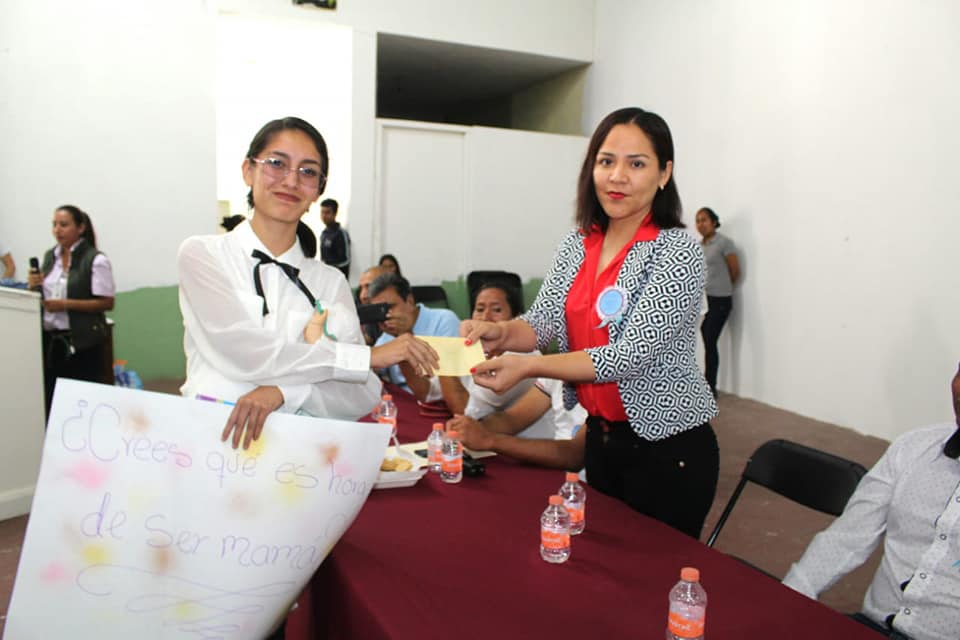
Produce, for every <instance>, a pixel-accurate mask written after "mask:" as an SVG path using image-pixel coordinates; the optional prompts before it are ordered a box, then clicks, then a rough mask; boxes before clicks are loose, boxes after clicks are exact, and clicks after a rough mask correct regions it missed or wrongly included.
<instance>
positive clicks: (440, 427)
mask: <svg viewBox="0 0 960 640" xmlns="http://www.w3.org/2000/svg"><path fill="white" fill-rule="evenodd" d="M433 430H434V431H443V423H442V422H434V423H433Z"/></svg>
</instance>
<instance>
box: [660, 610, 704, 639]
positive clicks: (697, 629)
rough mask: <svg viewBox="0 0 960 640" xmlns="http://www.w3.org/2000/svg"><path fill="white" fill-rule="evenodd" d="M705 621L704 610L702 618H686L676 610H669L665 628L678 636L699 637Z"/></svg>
mask: <svg viewBox="0 0 960 640" xmlns="http://www.w3.org/2000/svg"><path fill="white" fill-rule="evenodd" d="M706 621H707V615H706V612H704V615H703V617H702V618H697V619H692V618H686V617H684V616H682V615H681V614H679V613H677V612H676V611H670V617H669V622H668V625H667V628H668V629H669V630H670V633H672V634H673V635H675V636H677V637H678V638H699V637H700V636H702V635H703V627H704V624H705V623H706Z"/></svg>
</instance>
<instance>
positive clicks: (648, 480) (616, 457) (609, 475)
mask: <svg viewBox="0 0 960 640" xmlns="http://www.w3.org/2000/svg"><path fill="white" fill-rule="evenodd" d="M585 462H586V468H587V482H588V483H589V484H590V486H591V487H593V488H594V489H597V490H599V491H601V492H603V493H605V494H607V495H609V496H612V497H614V498H618V499H620V500H623V501H624V502H626V503H627V504H628V505H630V507H631V508H633V509H634V510H636V511H639V512H640V513H642V514H644V515H648V516H650V517H651V518H656V519H657V520H660V521H661V522H664V523H666V524H668V525H670V526H671V527H673V528H674V529H677V530H679V531H682V532H683V533H685V534H687V535H688V536H690V537H692V538H697V539H699V538H700V532H701V530H702V529H703V521H704V520H705V519H706V517H707V512H708V511H710V505H712V504H713V498H714V496H715V495H716V493H717V477H718V476H719V474H720V448H719V446H718V445H717V436H716V434H714V432H713V427H711V426H710V423H709V422H705V423H704V424H702V425H700V426H699V427H694V428H693V429H690V430H688V431H684V432H683V433H678V434H677V435H675V436H671V437H669V438H666V439H664V440H644V439H643V438H641V437H639V436H638V435H637V434H636V432H634V430H633V429H631V428H630V425H629V424H628V423H626V422H613V423H610V422H607V421H605V420H604V419H603V418H597V417H595V416H590V417H589V418H587V442H586V452H585Z"/></svg>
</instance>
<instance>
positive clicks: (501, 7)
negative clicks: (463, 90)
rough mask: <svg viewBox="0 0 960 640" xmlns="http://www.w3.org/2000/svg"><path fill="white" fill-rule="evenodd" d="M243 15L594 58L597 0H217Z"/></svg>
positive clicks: (220, 6) (227, 10)
mask: <svg viewBox="0 0 960 640" xmlns="http://www.w3.org/2000/svg"><path fill="white" fill-rule="evenodd" d="M213 1H214V4H215V5H216V6H217V8H218V10H220V11H222V12H225V13H237V14H243V15H273V16H281V17H296V18H298V19H308V20H312V19H318V20H324V21H328V22H334V23H337V24H342V25H346V26H349V27H352V28H353V29H356V30H358V31H363V32H366V33H377V32H381V33H391V34H396V35H405V36H411V37H415V38H425V39H428V40H441V41H445V42H456V43H460V44H467V45H472V46H477V47H490V48H495V49H509V50H512V51H524V52H528V53H535V54H539V55H544V56H554V57H558V58H568V59H571V60H590V57H591V54H592V52H593V22H594V7H593V2H584V1H583V0H523V2H516V1H515V0H486V1H485V2H473V1H471V0H445V1H441V2H438V1H437V0H405V1H404V2H398V1H397V0H349V1H343V2H340V3H339V6H338V7H337V9H336V10H335V11H330V10H326V9H317V8H316V7H313V6H312V5H299V6H296V5H294V4H293V3H292V2H290V1H289V0H213Z"/></svg>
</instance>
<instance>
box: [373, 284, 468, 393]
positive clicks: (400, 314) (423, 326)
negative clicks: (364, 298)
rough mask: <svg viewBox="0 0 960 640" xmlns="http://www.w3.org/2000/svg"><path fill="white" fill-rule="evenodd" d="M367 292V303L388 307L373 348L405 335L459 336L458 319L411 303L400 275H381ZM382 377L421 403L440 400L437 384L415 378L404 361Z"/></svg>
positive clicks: (451, 314)
mask: <svg viewBox="0 0 960 640" xmlns="http://www.w3.org/2000/svg"><path fill="white" fill-rule="evenodd" d="M369 293H370V302H371V303H373V304H380V303H387V304H389V305H390V310H389V311H388V312H387V319H386V320H385V321H384V322H381V323H380V325H379V327H380V330H381V331H383V333H382V334H381V336H380V337H379V338H377V342H376V344H377V345H381V344H386V343H388V342H390V341H391V340H393V339H394V338H395V337H397V336H401V335H403V334H405V333H411V334H413V335H414V336H418V337H422V336H447V337H457V336H459V335H460V319H459V318H457V316H456V314H455V313H453V312H452V311H450V310H449V309H431V308H430V307H425V306H424V305H422V304H418V303H416V302H414V300H413V294H412V293H411V292H410V283H409V282H407V279H406V278H404V277H403V276H398V275H397V274H395V273H389V272H388V273H384V274H383V275H381V276H379V277H378V278H376V279H375V280H374V281H373V282H372V283H370V288H369ZM384 375H385V377H386V379H387V380H388V381H389V382H392V383H394V384H396V385H399V386H401V387H403V388H404V389H405V390H406V391H409V392H410V393H412V394H413V395H415V396H416V397H417V400H419V401H421V402H432V401H434V400H437V399H439V398H440V397H441V393H440V386H439V384H438V383H436V382H435V381H433V382H432V381H431V379H430V378H426V377H424V376H421V375H419V374H418V373H417V372H416V371H415V370H414V369H413V367H411V366H409V365H408V364H407V363H405V362H404V363H401V364H399V365H394V366H392V367H390V368H388V369H386V370H385V373H384Z"/></svg>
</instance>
